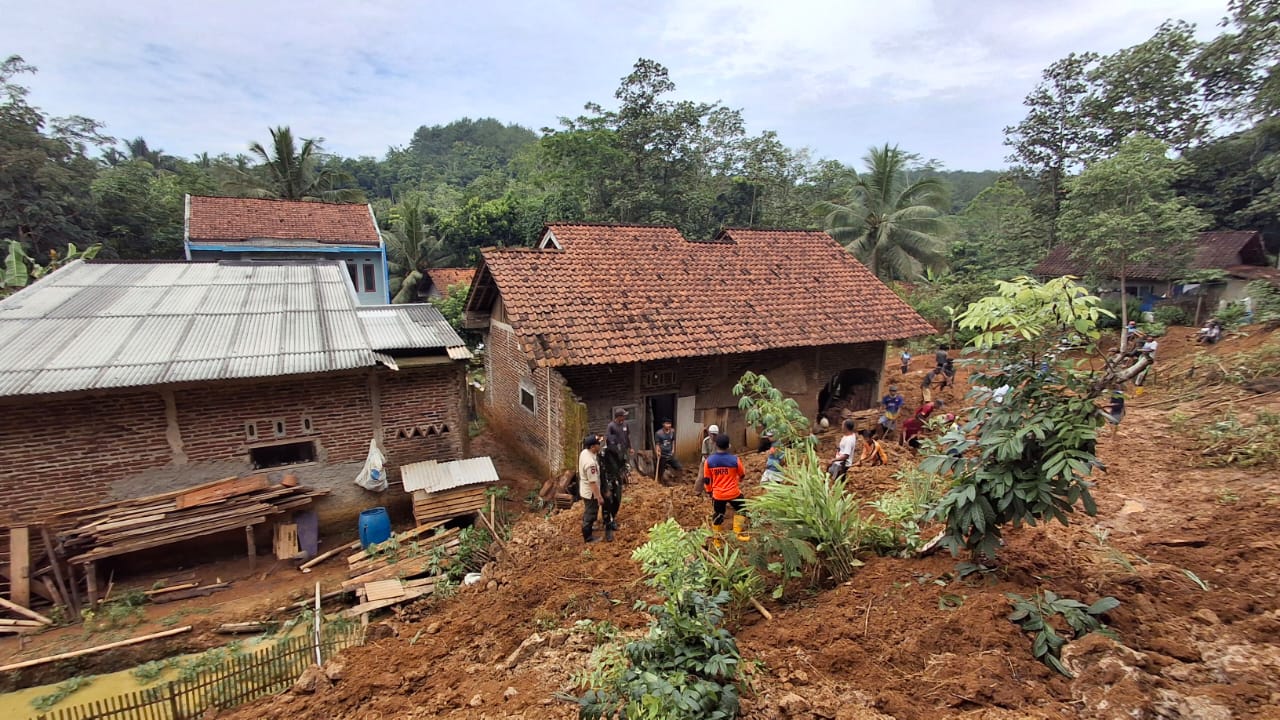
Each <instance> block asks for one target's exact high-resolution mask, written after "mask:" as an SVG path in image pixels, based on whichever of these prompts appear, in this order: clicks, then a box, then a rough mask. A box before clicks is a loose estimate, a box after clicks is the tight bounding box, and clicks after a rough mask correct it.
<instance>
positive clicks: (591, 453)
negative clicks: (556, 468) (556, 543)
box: [578, 433, 604, 543]
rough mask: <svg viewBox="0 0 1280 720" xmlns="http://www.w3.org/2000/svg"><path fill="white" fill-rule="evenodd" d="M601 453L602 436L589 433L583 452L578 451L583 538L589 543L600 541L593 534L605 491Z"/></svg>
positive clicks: (583, 443)
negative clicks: (602, 489) (600, 459)
mask: <svg viewBox="0 0 1280 720" xmlns="http://www.w3.org/2000/svg"><path fill="white" fill-rule="evenodd" d="M599 453H600V437H599V436H598V435H595V434H594V433H593V434H591V435H588V436H587V437H586V438H585V439H584V440H583V441H582V452H580V453H578V495H580V496H581V497H582V539H583V540H584V541H586V542H589V543H593V542H599V541H600V538H598V537H595V536H594V535H593V534H592V530H593V529H594V528H595V524H596V517H597V516H598V515H599V514H600V503H602V502H604V493H602V492H601V491H600V461H599V460H598V458H597V457H596V456H597V455H599Z"/></svg>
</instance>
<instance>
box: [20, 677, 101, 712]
mask: <svg viewBox="0 0 1280 720" xmlns="http://www.w3.org/2000/svg"><path fill="white" fill-rule="evenodd" d="M92 682H93V676H92V675H90V676H88V677H82V676H79V675H77V676H76V677H73V678H70V679H68V680H66V681H64V682H62V683H59V684H58V686H57V687H56V688H54V689H53V692H51V693H49V694H47V695H39V696H37V697H35V698H33V699H32V700H31V707H33V708H35V709H36V710H40V711H42V712H43V711H45V710H48V709H50V708H52V707H53V706H54V705H57V704H58V703H60V702H62V701H63V700H66V699H67V697H68V696H70V695H71V694H72V693H74V692H76V691H78V690H79V689H80V688H82V687H85V686H87V685H89V684H90V683H92Z"/></svg>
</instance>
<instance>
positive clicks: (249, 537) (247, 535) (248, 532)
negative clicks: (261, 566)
mask: <svg viewBox="0 0 1280 720" xmlns="http://www.w3.org/2000/svg"><path fill="white" fill-rule="evenodd" d="M244 543H245V545H247V546H248V549H249V572H253V571H254V568H256V567H257V565H258V546H257V544H255V542H254V539H253V526H252V525H245V526H244Z"/></svg>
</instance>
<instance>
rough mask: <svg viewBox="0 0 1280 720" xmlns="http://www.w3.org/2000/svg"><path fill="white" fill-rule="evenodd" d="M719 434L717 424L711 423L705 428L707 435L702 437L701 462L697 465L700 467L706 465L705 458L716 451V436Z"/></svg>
mask: <svg viewBox="0 0 1280 720" xmlns="http://www.w3.org/2000/svg"><path fill="white" fill-rule="evenodd" d="M719 434H720V426H719V425H712V426H711V427H709V428H707V436H706V437H704V438H702V462H701V463H700V464H699V465H698V467H702V466H703V465H706V464H707V458H708V457H710V456H711V453H713V452H715V451H716V436H717V435H719Z"/></svg>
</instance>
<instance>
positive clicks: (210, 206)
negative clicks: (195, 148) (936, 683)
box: [183, 195, 391, 305]
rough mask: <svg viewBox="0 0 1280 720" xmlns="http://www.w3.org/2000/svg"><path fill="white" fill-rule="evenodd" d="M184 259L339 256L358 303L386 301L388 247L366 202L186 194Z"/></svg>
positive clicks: (274, 259)
mask: <svg viewBox="0 0 1280 720" xmlns="http://www.w3.org/2000/svg"><path fill="white" fill-rule="evenodd" d="M183 245H184V247H185V250H186V254H187V259H188V260H243V261H251V262H252V261H264V260H265V261H269V262H278V261H281V260H290V261H312V262H319V261H323V262H329V261H333V260H341V261H342V262H344V263H345V264H346V267H347V274H348V276H349V277H350V278H351V284H352V287H354V288H355V291H356V296H357V297H358V298H359V299H360V304H361V305H386V304H387V303H389V302H390V301H391V298H390V295H389V294H388V286H389V277H388V275H387V250H386V246H385V245H384V244H383V242H382V236H381V234H379V232H378V225H377V223H376V222H375V221H374V218H373V209H372V208H371V207H370V206H369V205H353V204H337V203H321V202H301V201H297V200H255V199H251V198H227V197H204V196H201V195H188V196H187V209H186V225H185V229H184V234H183Z"/></svg>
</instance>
